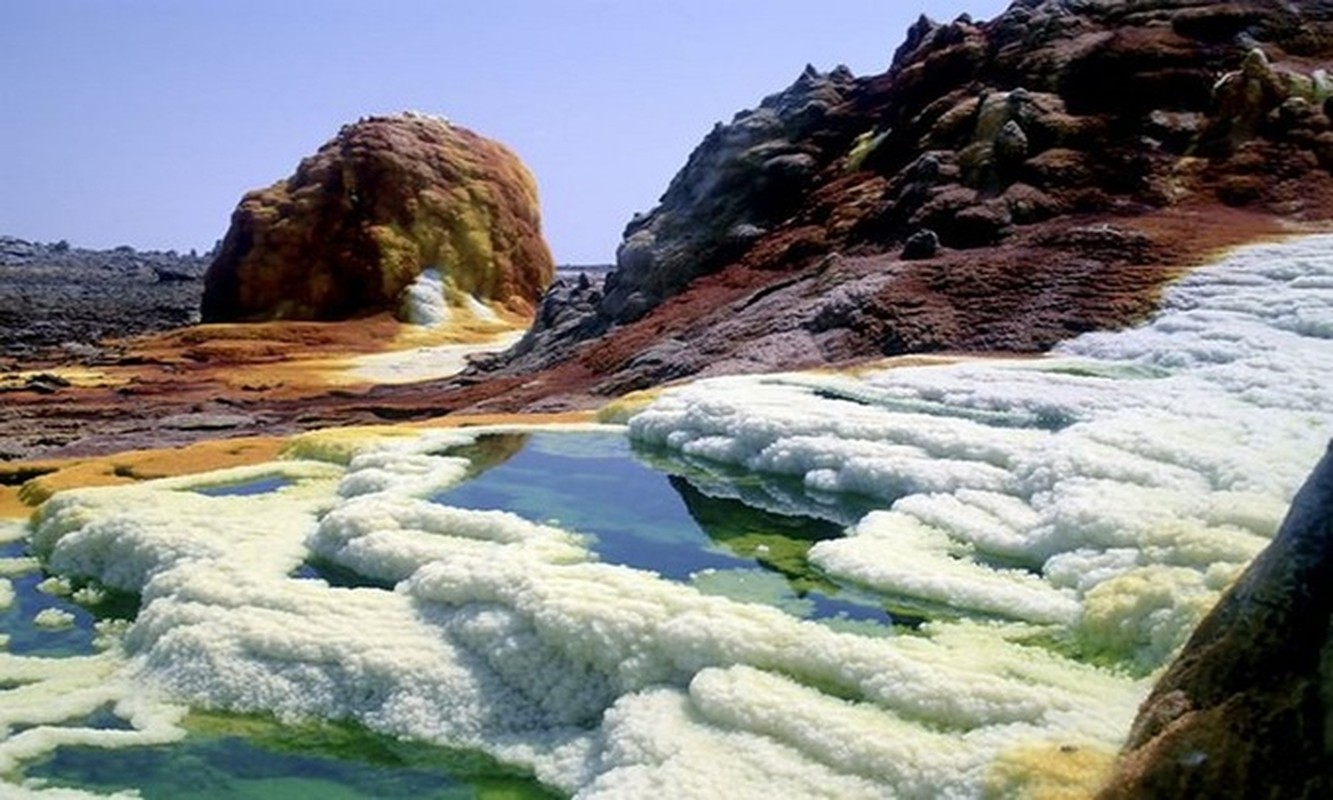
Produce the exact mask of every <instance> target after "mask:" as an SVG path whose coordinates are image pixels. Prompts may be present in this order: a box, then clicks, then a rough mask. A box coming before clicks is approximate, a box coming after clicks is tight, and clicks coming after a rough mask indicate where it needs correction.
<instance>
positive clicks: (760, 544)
mask: <svg viewBox="0 0 1333 800" xmlns="http://www.w3.org/2000/svg"><path fill="white" fill-rule="evenodd" d="M483 438H484V437H483ZM478 446H479V447H483V448H484V447H485V446H486V443H485V442H484V441H479V442H478ZM511 449H513V448H511ZM736 480H743V479H742V478H740V477H739V476H738V477H737V478H736ZM744 488H745V487H742V486H737V485H734V484H732V483H731V482H729V481H727V480H726V479H725V478H722V477H719V475H717V474H715V473H709V472H707V471H705V470H704V469H703V468H701V467H697V466H694V465H691V464H688V463H686V462H683V461H680V460H679V459H676V460H672V459H670V458H668V457H667V456H665V455H662V454H653V453H647V452H636V451H635V450H634V449H633V447H632V446H631V445H630V443H629V442H628V441H627V440H626V439H625V437H624V436H623V435H620V434H618V433H606V434H586V433H582V434H568V433H538V434H533V435H532V436H530V437H529V438H528V439H527V441H526V442H523V443H521V447H519V448H517V451H516V452H514V453H513V454H512V455H510V456H508V457H507V458H506V459H505V460H503V461H502V462H501V463H499V464H497V465H495V466H491V467H490V468H488V469H485V470H484V471H482V472H480V473H479V474H477V475H475V476H473V477H472V478H471V479H470V480H468V481H465V482H463V483H461V484H459V485H457V486H455V487H452V488H450V489H449V490H447V491H444V492H441V493H439V494H437V495H435V497H434V498H433V499H434V500H435V501H437V502H440V503H445V504H448V505H452V506H458V507H462V508H472V509H478V510H497V509H498V510H505V511H511V512H514V513H517V514H519V515H521V516H523V517H525V518H527V519H530V520H532V521H534V522H550V523H552V524H556V525H559V526H561V527H563V528H566V529H568V530H573V531H577V532H579V533H583V534H587V535H589V536H590V537H591V538H592V549H593V551H594V552H595V553H596V554H597V556H598V558H599V559H601V560H602V561H604V562H607V563H612V564H623V565H625V566H630V567H635V568H637V569H644V570H651V571H653V572H656V573H657V574H659V575H661V576H662V577H664V578H668V579H671V580H675V581H682V582H686V581H693V582H694V583H695V584H696V585H698V586H699V587H700V588H701V589H703V590H704V591H714V592H717V593H721V594H728V595H732V596H737V597H738V599H759V598H758V597H757V596H756V595H760V594H767V595H768V597H767V598H766V599H767V601H768V602H771V603H772V604H774V605H777V606H778V607H780V608H783V609H785V610H787V611H789V612H791V613H794V614H796V615H798V616H803V617H810V618H813V619H848V620H857V621H865V622H874V623H879V624H884V625H887V624H889V623H890V622H891V620H890V618H889V615H888V614H887V613H886V612H885V610H884V607H883V603H882V602H881V600H880V599H878V598H875V597H872V596H869V595H867V594H865V593H862V592H860V591H859V590H857V589H856V588H854V587H851V586H844V585H840V584H838V583H837V582H835V581H832V580H830V579H829V578H828V577H827V576H825V575H823V574H822V572H820V571H819V570H818V569H816V568H815V567H813V566H812V565H811V564H809V563H808V562H807V561H806V558H805V554H806V552H807V551H808V550H809V548H810V546H811V545H812V544H814V543H815V542H818V541H820V540H823V539H829V538H834V537H838V536H841V535H843V531H844V524H842V523H840V522H835V521H833V520H831V519H829V518H828V517H829V516H835V517H836V516H837V515H836V514H834V513H832V512H835V511H836V512H840V513H842V514H844V515H846V516H849V517H854V516H855V515H850V514H847V512H846V509H845V508H843V509H836V508H831V507H828V506H827V504H821V502H820V501H818V500H817V499H815V498H810V497H801V498H794V497H792V496H791V493H792V492H794V491H796V490H795V489H793V488H792V487H786V493H784V494H783V495H782V496H781V497H778V496H775V494H776V493H775V492H772V491H770V492H767V493H765V496H766V497H767V498H768V499H769V503H768V505H770V506H774V507H775V508H768V509H766V508H760V507H756V505H754V504H751V503H747V502H743V501H742V500H740V499H737V497H743V496H745V492H744V491H743V489H744ZM749 488H750V489H752V490H753V489H755V487H753V486H752V487H749ZM726 493H731V494H734V495H737V497H731V496H726ZM826 512H827V513H826ZM760 572H764V573H768V574H770V575H773V576H780V577H781V578H782V579H783V580H785V584H786V585H785V589H784V590H783V591H781V592H780V593H779V594H777V595H774V594H773V592H772V591H771V589H768V588H766V587H764V588H758V589H756V590H753V591H752V590H751V589H750V588H747V587H753V586H756V585H757V584H760V583H762V582H763V581H762V575H758V574H756V573H760Z"/></svg>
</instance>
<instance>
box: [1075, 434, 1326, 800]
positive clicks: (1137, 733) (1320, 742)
mask: <svg viewBox="0 0 1333 800" xmlns="http://www.w3.org/2000/svg"><path fill="white" fill-rule="evenodd" d="M1330 576H1333V445H1331V446H1330V449H1329V450H1328V452H1327V453H1325V455H1324V458H1323V460H1322V461H1320V463H1319V464H1318V465H1317V466H1316V467H1315V470H1314V472H1313V474H1311V476H1310V478H1309V479H1308V480H1307V481H1306V483H1305V486H1304V487H1302V489H1301V490H1300V492H1299V493H1297V495H1296V498H1295V499H1294V500H1293V501H1292V505H1291V510H1290V511H1289V512H1288V514H1287V518H1286V519H1285V520H1284V521H1283V523H1282V526H1281V528H1280V529H1279V531H1278V534H1277V537H1276V538H1275V539H1274V540H1273V542H1272V544H1271V545H1269V547H1268V548H1267V549H1266V550H1265V551H1264V552H1263V553H1261V554H1260V555H1259V557H1258V558H1256V559H1255V560H1254V562H1253V563H1251V564H1250V566H1249V568H1248V569H1246V571H1245V572H1244V573H1243V574H1242V575H1241V577H1240V578H1239V580H1237V582H1236V583H1235V585H1233V586H1232V587H1231V589H1230V590H1229V591H1228V592H1227V593H1226V594H1225V595H1224V596H1223V597H1222V599H1221V600H1220V601H1219V602H1218V604H1217V606H1216V608H1214V609H1213V611H1212V612H1211V613H1210V614H1209V615H1208V616H1207V617H1206V618H1205V619H1204V621H1203V622H1202V623H1201V624H1200V625H1199V627H1198V628H1197V629H1196V630H1195V632H1194V635H1193V636H1192V637H1191V639H1190V640H1189V642H1188V643H1187V644H1186V645H1185V648H1184V650H1183V651H1182V652H1181V654H1180V656H1179V658H1177V659H1176V661H1175V663H1174V664H1173V665H1172V666H1171V667H1170V668H1169V669H1168V670H1167V672H1166V673H1165V675H1163V677H1162V678H1161V679H1160V680H1159V681H1158V683H1157V685H1156V686H1155V687H1154V689H1153V691H1152V693H1151V694H1150V695H1149V697H1148V699H1147V700H1146V701H1144V703H1143V705H1142V707H1141V708H1140V710H1139V715H1138V718H1137V719H1136V720H1135V722H1134V726H1133V729H1132V730H1131V732H1130V735H1129V740H1128V742H1127V743H1126V745H1125V751H1124V755H1123V757H1122V759H1121V761H1120V764H1119V767H1118V770H1117V773H1116V775H1115V777H1114V778H1113V780H1112V781H1111V782H1110V784H1109V785H1108V786H1107V787H1106V788H1105V789H1104V790H1103V791H1102V793H1101V795H1100V797H1101V798H1104V800H1112V799H1113V798H1114V799H1116V800H1119V799H1120V798H1126V799H1128V798H1138V797H1273V798H1277V797H1310V798H1314V797H1329V796H1330V794H1333V581H1331V580H1330Z"/></svg>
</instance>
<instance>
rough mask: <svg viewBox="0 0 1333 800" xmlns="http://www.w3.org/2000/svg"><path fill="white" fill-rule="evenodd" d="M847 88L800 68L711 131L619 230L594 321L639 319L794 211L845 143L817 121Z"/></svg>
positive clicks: (845, 78)
mask: <svg viewBox="0 0 1333 800" xmlns="http://www.w3.org/2000/svg"><path fill="white" fill-rule="evenodd" d="M854 85H855V81H854V79H853V77H852V74H851V73H850V72H848V71H847V69H846V68H840V69H837V70H834V71H833V72H831V73H828V74H822V73H820V72H818V71H816V70H815V69H814V68H813V67H806V69H805V71H804V72H802V73H801V76H800V77H799V78H797V80H796V82H795V83H794V84H792V85H791V86H790V87H788V88H787V89H786V90H784V91H782V92H780V93H778V94H775V95H772V96H771V97H767V98H765V99H764V101H763V102H762V103H760V104H759V107H758V108H756V109H753V110H751V111H743V112H741V113H739V114H737V115H736V117H735V119H733V120H732V121H731V123H730V124H727V125H723V124H721V123H719V124H718V125H717V127H715V128H714V129H713V130H712V132H710V133H709V134H708V135H707V136H706V137H704V140H703V142H702V143H701V144H700V145H699V146H698V147H697V148H695V150H694V152H693V153H691V154H690V158H689V161H688V162H686V164H685V167H684V168H683V169H682V170H681V171H680V173H679V174H677V175H676V177H675V178H673V179H672V181H671V185H670V186H668V187H667V190H666V193H665V194H663V195H662V200H661V202H660V204H659V205H658V206H657V207H656V208H654V209H653V210H652V211H651V212H649V213H648V214H646V215H643V216H641V217H636V218H635V219H634V220H633V221H632V222H630V224H629V226H628V227H627V228H626V229H625V240H624V242H623V243H622V244H621V245H620V248H619V251H618V252H617V253H616V266H617V269H616V271H615V272H614V273H612V277H611V279H610V280H608V282H607V285H606V297H605V299H604V300H603V302H602V311H603V313H604V314H605V315H606V316H607V317H609V318H610V319H612V320H614V321H617V322H625V321H630V320H634V319H637V318H639V317H641V316H643V315H644V314H645V313H647V312H648V311H649V310H650V309H652V308H653V307H655V306H657V305H658V304H659V303H660V302H661V301H662V300H663V299H664V298H666V297H670V296H671V295H673V294H675V293H676V292H678V291H680V289H681V288H682V287H684V286H685V285H686V284H688V283H689V282H690V281H691V280H693V279H694V278H695V277H697V276H699V275H703V274H706V273H708V272H713V271H715V270H717V269H718V268H720V267H721V266H723V265H725V264H726V263H728V262H729V261H732V260H734V259H735V258H736V257H737V256H739V255H741V254H742V253H743V252H744V251H745V250H746V249H748V247H749V246H750V245H751V244H752V243H753V242H754V241H755V240H756V239H758V238H760V237H762V236H763V235H764V233H765V231H766V230H767V229H768V228H769V227H771V226H773V225H776V224H780V223H782V222H783V221H785V220H786V219H787V218H788V217H789V216H790V215H791V214H793V213H794V212H795V211H797V210H798V209H799V208H801V206H802V205H803V204H804V202H805V199H806V195H807V194H808V192H809V190H810V188H811V187H812V185H813V182H814V180H815V177H816V176H817V175H818V174H819V172H820V171H821V170H823V169H824V168H825V167H826V166H827V165H828V164H829V162H831V161H832V160H833V159H834V158H836V157H837V156H839V155H841V154H842V151H843V149H844V148H845V146H846V144H847V142H846V141H845V140H844V139H845V137H842V136H839V135H837V134H834V135H832V136H829V135H828V134H829V133H830V131H829V127H828V124H827V121H826V117H827V116H828V114H829V112H830V111H831V110H832V109H833V108H835V107H837V106H839V105H841V104H842V103H844V102H845V101H846V98H847V92H848V91H849V90H850V89H851V88H852V87H853V86H854Z"/></svg>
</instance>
